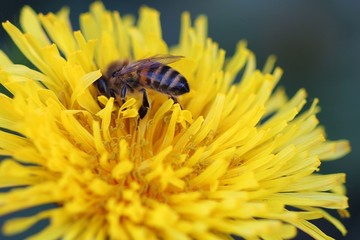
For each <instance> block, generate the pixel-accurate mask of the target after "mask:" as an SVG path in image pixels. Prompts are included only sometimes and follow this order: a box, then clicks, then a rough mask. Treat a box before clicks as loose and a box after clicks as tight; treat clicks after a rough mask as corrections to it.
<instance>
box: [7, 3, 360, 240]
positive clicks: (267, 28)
mask: <svg viewBox="0 0 360 240" xmlns="http://www.w3.org/2000/svg"><path fill="white" fill-rule="evenodd" d="M5 2H6V3H5ZM91 2H93V1H81V2H80V1H78V2H76V1H68V0H66V1H65V0H64V1H40V0H35V1H4V3H2V7H1V8H0V20H1V21H2V22H3V21H5V20H10V21H11V22H13V23H15V24H18V17H19V12H20V9H21V7H22V6H23V5H24V4H28V5H30V6H32V7H33V8H34V9H35V11H37V12H43V13H46V12H49V11H53V12H54V11H57V10H59V9H60V7H61V6H63V5H67V6H69V7H70V8H71V18H72V21H73V23H74V29H78V15H79V14H80V13H82V12H85V11H87V10H88V7H89V4H90V3H91ZM103 2H104V4H105V6H106V7H107V8H109V9H112V10H119V12H120V13H121V14H122V15H125V14H128V13H131V14H135V15H137V13H138V9H139V7H140V6H142V5H147V6H150V7H154V8H156V9H158V10H160V12H161V22H162V29H163V36H164V38H165V40H166V42H167V43H168V44H169V45H173V44H176V43H177V41H178V37H179V27H180V16H181V13H182V12H183V11H189V12H190V13H191V16H192V19H194V18H195V17H196V16H197V15H198V14H206V15H207V16H208V21H209V36H210V37H211V38H212V39H213V40H214V41H216V42H218V43H219V45H220V47H222V48H224V49H225V50H226V51H227V56H229V55H231V54H232V53H233V52H234V50H235V46H236V43H237V42H238V40H240V39H246V40H248V46H249V48H250V49H251V50H252V51H254V53H255V54H256V56H257V62H258V66H259V67H260V68H261V67H262V65H263V64H264V62H265V59H266V57H267V56H268V55H270V54H275V55H276V56H277V57H278V61H277V65H278V66H281V67H282V68H283V69H284V76H283V78H282V80H281V81H280V85H284V86H285V87H286V90H287V93H288V95H289V96H291V95H293V94H294V93H295V92H296V91H297V90H298V89H299V88H302V87H304V88H306V90H307V91H308V94H309V101H311V100H312V99H313V98H315V97H318V98H319V99H320V106H321V107H322V111H321V113H320V114H319V115H318V117H319V119H320V122H321V124H323V125H324V126H325V127H326V129H327V133H328V138H329V139H333V140H336V139H349V140H350V141H351V145H352V152H351V153H350V154H349V155H347V156H346V157H345V158H343V159H341V160H339V161H335V162H327V163H324V164H323V165H322V166H321V172H323V173H330V172H346V173H347V187H348V196H349V197H350V209H349V210H350V212H351V215H352V217H351V218H350V219H345V220H343V223H344V224H345V225H346V227H347V229H348V235H347V236H346V237H345V238H343V237H341V235H340V234H339V233H338V232H337V230H336V229H335V228H334V227H332V226H330V225H329V224H326V223H323V222H320V223H319V224H320V225H322V229H323V230H325V232H326V233H327V234H329V235H330V236H333V237H334V238H336V239H357V237H358V236H359V233H360V229H359V227H360V216H359V214H360V212H359V211H360V210H359V209H360V202H359V200H360V190H359V189H358V188H357V184H359V182H360V174H359V166H360V163H359V160H360V159H359V155H360V150H359V147H358V146H359V141H360V137H359V135H360V132H359V129H360V128H359V126H358V125H357V124H359V123H360V121H359V120H360V111H359V110H358V109H359V107H358V105H359V102H360V101H359V99H358V98H359V97H358V96H359V91H360V89H359V87H360V74H359V68H360V66H359V64H360V1H355V0H353V1H335V0H330V1H310V0H305V1H304V0H302V1H300V0H296V1H280V0H275V1H274V0H273V1H259V0H255V1H254V0H246V1H239V0H228V1H225V0H222V1H219V0H218V1H215V0H210V1H209V0H208V1H190V0H186V1H165V0H162V1H148V2H146V1H138V0H136V1H126V2H125V1H103ZM0 39H1V42H0V48H1V49H2V50H3V51H5V52H6V53H7V54H8V55H9V56H10V58H11V59H12V60H13V61H15V62H24V59H23V57H22V56H21V55H19V53H18V52H17V50H16V47H14V44H13V43H12V42H11V41H10V39H9V37H8V36H7V34H6V33H5V31H4V30H2V29H1V30H0ZM0 222H1V221H0ZM324 228H325V229H324ZM1 237H2V236H1V235H0V238H1ZM298 239H309V237H306V236H304V235H301V234H300V235H299V237H298Z"/></svg>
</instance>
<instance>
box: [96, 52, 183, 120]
mask: <svg viewBox="0 0 360 240" xmlns="http://www.w3.org/2000/svg"><path fill="white" fill-rule="evenodd" d="M181 58H182V56H173V55H155V56H152V57H149V58H145V59H141V60H138V61H135V62H129V61H128V60H125V61H117V62H114V63H112V64H110V65H109V66H108V69H107V71H106V72H105V74H103V75H102V76H101V77H100V78H99V79H97V80H96V81H95V83H94V84H95V87H96V88H97V90H98V92H99V93H100V94H102V95H105V96H106V97H108V98H110V97H113V98H115V99H116V101H117V103H118V104H119V105H120V104H123V103H124V102H125V97H126V93H127V92H128V91H130V92H134V91H139V92H141V93H142V105H141V107H140V108H139V116H140V118H144V117H145V115H146V113H147V111H148V109H149V108H150V102H149V99H148V94H147V92H146V89H153V90H155V91H157V92H160V93H163V94H166V95H168V96H169V97H170V98H172V99H173V100H174V103H177V99H176V96H179V95H182V94H185V93H187V92H189V90H190V89H189V85H188V82H187V80H186V79H185V77H184V76H183V75H181V74H180V73H179V72H178V71H176V70H175V69H173V68H172V67H170V66H168V65H167V64H170V63H173V62H176V61H178V60H180V59H181Z"/></svg>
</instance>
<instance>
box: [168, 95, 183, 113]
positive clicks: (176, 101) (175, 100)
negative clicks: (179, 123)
mask: <svg viewBox="0 0 360 240" xmlns="http://www.w3.org/2000/svg"><path fill="white" fill-rule="evenodd" d="M170 98H171V99H172V100H173V101H174V104H176V103H179V102H178V100H177V98H176V97H174V96H170ZM179 106H180V109H181V110H182V109H183V108H182V106H181V104H180V103H179Z"/></svg>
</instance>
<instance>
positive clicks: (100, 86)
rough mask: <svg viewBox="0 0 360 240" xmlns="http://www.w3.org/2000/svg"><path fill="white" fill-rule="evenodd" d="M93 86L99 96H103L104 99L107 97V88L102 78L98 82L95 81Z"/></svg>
mask: <svg viewBox="0 0 360 240" xmlns="http://www.w3.org/2000/svg"><path fill="white" fill-rule="evenodd" d="M94 84H95V87H96V88H97V90H98V91H99V93H100V94H101V95H105V96H106V97H109V88H108V85H107V82H106V80H105V78H104V77H103V76H101V77H100V78H99V79H98V80H96V81H95V82H94Z"/></svg>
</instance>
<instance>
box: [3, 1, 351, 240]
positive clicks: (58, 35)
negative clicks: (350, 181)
mask: <svg viewBox="0 0 360 240" xmlns="http://www.w3.org/2000/svg"><path fill="white" fill-rule="evenodd" d="M20 24H21V30H20V29H18V28H17V27H15V26H14V25H13V24H11V23H10V22H5V23H3V26H4V28H5V30H6V31H7V32H8V34H9V35H10V37H11V38H12V40H13V41H14V42H15V44H16V45H17V46H18V48H19V49H20V50H21V52H22V53H23V54H24V55H25V56H26V57H27V58H28V59H29V60H30V61H31V63H32V64H33V65H34V67H32V68H30V67H26V66H24V65H18V64H14V63H12V62H11V60H10V59H9V58H8V57H7V56H6V55H5V54H4V53H3V52H0V69H1V70H0V82H1V83H2V84H3V85H4V86H5V87H6V88H7V89H8V90H9V91H10V92H11V94H12V95H13V96H12V97H8V96H6V95H4V94H1V95H0V105H1V111H0V127H1V128H2V129H3V131H0V154H1V155H3V156H5V159H3V160H2V161H1V165H0V186H1V188H6V189H9V188H10V190H8V191H6V192H3V193H1V195H0V215H6V214H9V213H13V212H16V211H20V210H25V209H28V208H33V207H37V206H43V205H48V204H53V205H52V206H53V207H52V208H51V207H50V208H49V207H47V208H45V209H42V210H41V211H39V212H38V213H36V214H34V215H32V216H28V217H21V218H13V219H8V220H7V221H6V223H5V224H4V226H3V232H4V234H6V235H13V234H17V233H20V232H23V231H25V230H26V229H28V228H29V227H31V226H32V225H33V224H35V223H36V222H38V221H41V220H43V219H49V224H48V225H47V226H46V227H45V228H44V229H42V230H40V231H39V232H38V233H35V234H34V235H32V236H31V237H30V238H29V239H58V238H61V239H229V238H232V237H234V236H240V237H242V238H245V239H259V238H261V239H283V238H293V237H295V236H296V231H297V229H301V230H303V231H304V232H306V233H307V234H309V235H311V236H312V237H314V238H316V239H331V238H330V237H329V236H327V235H326V233H324V232H322V231H321V230H320V229H319V228H317V227H316V226H315V225H314V224H313V223H311V221H312V220H314V219H319V218H325V219H326V220H328V221H330V222H331V223H332V224H333V225H335V226H336V227H337V228H338V229H339V230H340V231H341V232H342V233H343V234H345V233H346V230H345V228H344V226H343V225H342V224H341V223H340V222H339V221H338V220H337V219H336V218H335V217H332V216H331V215H330V214H329V213H327V212H326V211H325V209H338V210H339V212H340V213H341V215H342V216H347V215H348V214H347V211H346V210H345V209H346V208H347V207H348V205H347V198H346V196H345V195H344V187H343V183H344V179H345V175H344V174H342V173H338V174H327V175H322V174H319V173H316V172H317V171H318V170H319V166H320V163H321V162H322V161H327V160H333V159H336V158H339V157H342V156H343V155H345V154H346V153H347V152H348V151H349V149H350V147H349V144H348V142H347V141H346V140H340V141H329V140H326V138H325V132H324V129H323V128H322V127H321V126H319V125H318V119H317V118H316V113H317V112H318V111H319V107H318V106H317V102H318V101H317V100H315V101H313V102H312V104H311V105H310V106H309V107H306V108H305V109H304V108H303V106H304V105H305V102H306V92H305V90H303V89H301V90H300V91H298V92H297V94H295V96H293V97H292V98H290V99H287V97H286V95H285V93H284V90H283V89H281V88H279V89H277V90H276V89H275V87H276V85H277V83H278V81H279V79H280V77H281V75H282V70H281V69H280V68H275V69H274V68H273V66H274V61H275V59H274V57H270V58H269V60H268V61H267V63H266V65H265V67H264V68H263V70H257V68H256V64H255V56H254V55H253V53H252V52H251V51H249V50H248V49H247V48H246V43H245V42H243V41H242V42H239V44H238V47H237V51H236V53H235V55H234V56H233V57H230V58H226V57H225V51H224V50H222V49H220V48H219V47H218V45H217V44H216V43H214V42H213V41H212V40H211V39H209V38H208V37H207V22H206V17H205V16H200V17H198V18H197V19H196V20H195V22H194V25H192V23H191V21H190V16H189V14H188V13H184V14H183V15H182V25H181V34H180V42H179V44H178V45H176V46H173V47H170V48H169V47H168V46H167V44H166V43H165V41H164V40H163V39H162V33H161V25H160V20H159V13H158V12H157V11H156V10H154V9H150V8H147V7H143V8H141V9H140V14H139V19H138V20H137V21H136V22H135V21H134V18H133V17H131V16H120V14H119V13H118V12H116V11H115V12H110V11H108V10H106V9H105V8H104V6H103V5H102V4H101V3H99V2H96V3H94V4H92V5H91V7H90V11H89V12H88V13H84V14H82V15H81V16H80V28H81V30H80V31H73V30H72V28H71V24H70V21H69V11H68V9H66V8H64V9H62V10H61V11H60V12H58V13H57V14H53V13H49V14H46V15H42V14H39V15H37V14H35V12H34V11H33V10H32V9H31V8H29V7H24V8H23V10H22V13H21V18H20ZM155 54H172V55H181V56H185V57H184V58H183V59H182V60H180V61H177V62H176V63H173V64H171V67H173V68H174V69H176V70H178V71H179V72H180V73H181V74H183V75H184V76H185V77H186V78H187V80H188V83H189V86H190V92H189V93H187V94H184V95H182V96H180V97H179V99H178V100H179V103H180V104H181V107H180V104H174V102H173V100H172V99H168V97H167V96H166V95H164V94H161V93H159V92H156V91H151V90H149V99H150V102H151V108H150V109H149V111H148V113H147V114H146V116H145V117H144V118H143V119H140V118H139V116H138V108H139V106H140V104H141V96H139V94H134V95H129V96H127V101H126V102H125V103H124V104H123V105H121V106H119V105H118V104H117V103H116V102H115V101H114V99H113V98H110V99H108V98H106V97H105V96H99V97H98V96H97V91H96V89H95V87H94V85H93V82H95V81H96V80H97V79H98V78H99V77H100V76H101V72H104V71H105V70H106V68H107V66H108V65H109V64H110V63H111V62H113V61H116V60H119V59H128V58H130V59H132V60H138V59H142V58H144V57H148V56H152V55H155ZM237 78H239V79H240V82H239V83H235V82H236V81H235V80H236V79H237ZM234 81H235V82H234Z"/></svg>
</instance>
